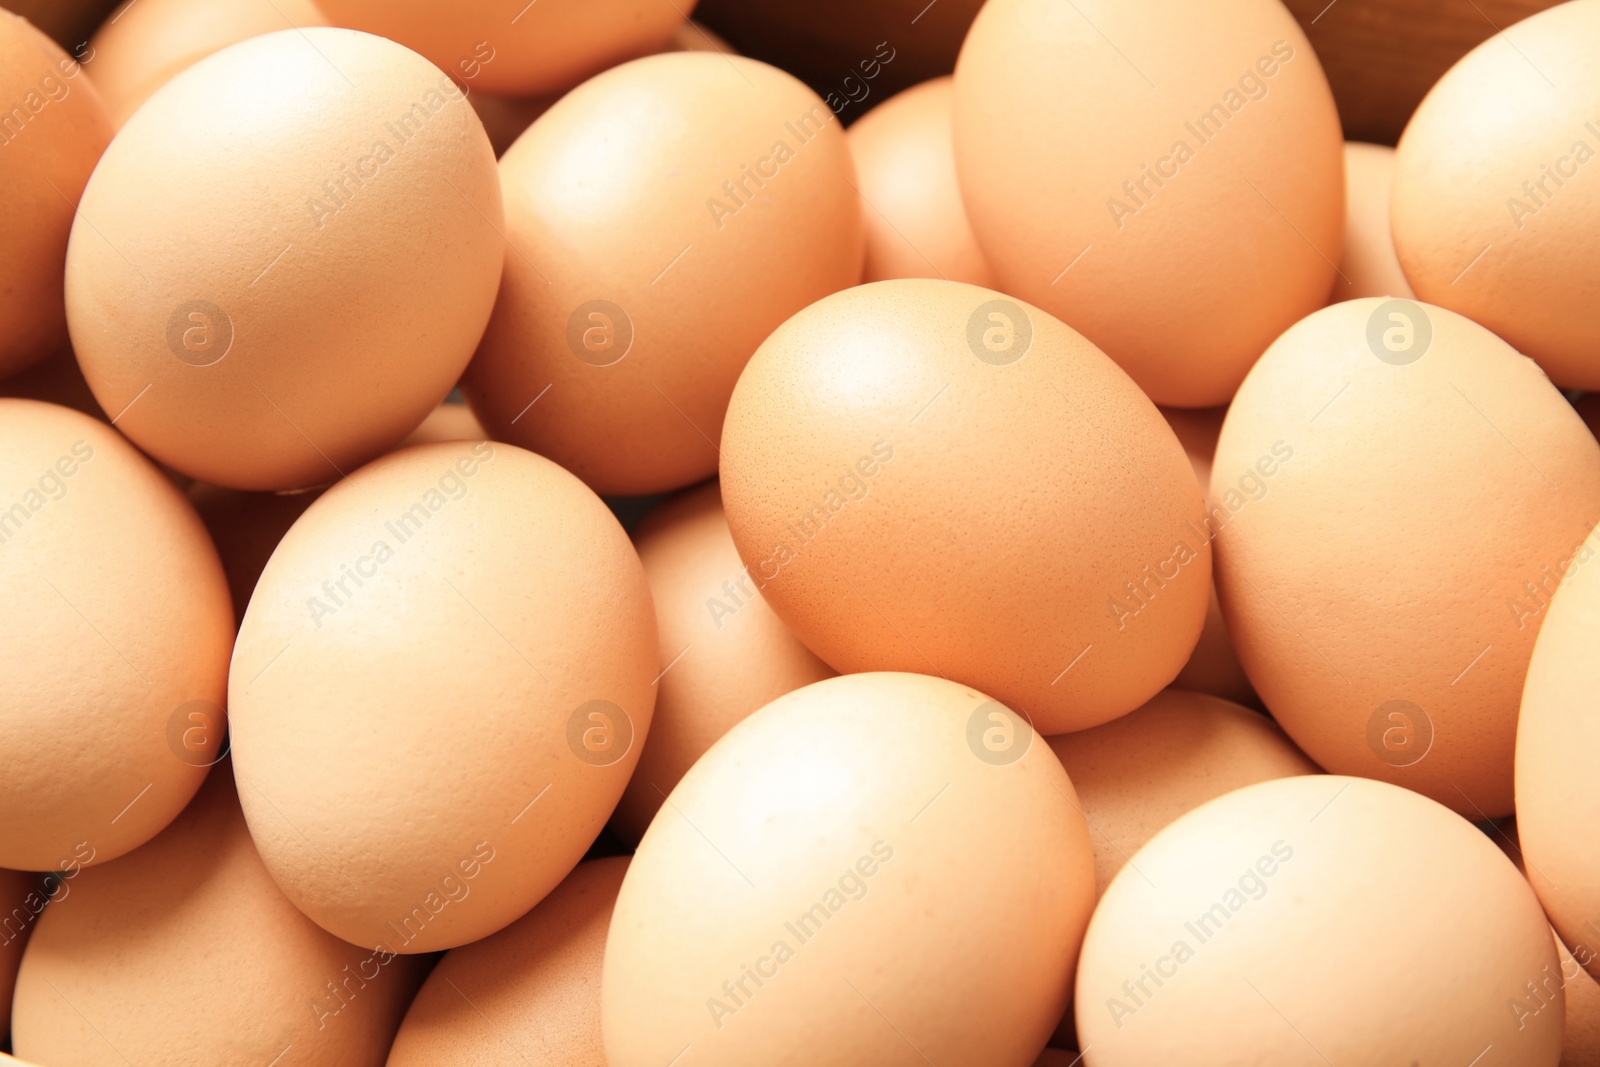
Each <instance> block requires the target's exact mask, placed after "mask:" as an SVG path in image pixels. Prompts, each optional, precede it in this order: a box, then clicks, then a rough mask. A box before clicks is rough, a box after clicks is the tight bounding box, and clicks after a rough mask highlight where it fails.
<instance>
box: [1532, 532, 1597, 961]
mask: <svg viewBox="0 0 1600 1067" xmlns="http://www.w3.org/2000/svg"><path fill="white" fill-rule="evenodd" d="M1566 549H1567V550H1566V551H1564V552H1561V553H1560V558H1554V554H1552V560H1551V564H1552V565H1551V566H1550V567H1549V568H1547V569H1546V570H1545V571H1543V572H1541V573H1540V574H1539V575H1537V576H1535V579H1534V580H1535V582H1536V589H1535V593H1534V594H1532V595H1534V596H1538V597H1539V598H1540V599H1539V601H1538V606H1539V609H1540V611H1539V614H1541V615H1542V616H1543V620H1542V622H1543V624H1542V625H1541V626H1540V627H1539V631H1538V633H1539V640H1538V643H1537V644H1536V645H1535V646H1534V649H1533V659H1532V662H1530V663H1529V664H1528V680H1527V687H1526V688H1525V689H1524V690H1523V693H1522V716H1521V719H1520V721H1519V722H1518V725H1517V753H1516V767H1517V771H1516V777H1517V830H1518V832H1519V836H1520V837H1521V839H1522V848H1523V851H1524V854H1525V855H1526V856H1527V861H1528V878H1529V880H1530V881H1532V882H1533V887H1534V889H1536V890H1537V891H1538V893H1539V899H1540V900H1542V901H1544V907H1545V911H1546V912H1548V913H1549V915H1550V921H1551V923H1553V924H1554V925H1555V928H1556V930H1557V931H1558V932H1559V933H1560V934H1561V938H1562V940H1563V941H1565V942H1566V943H1567V944H1568V945H1570V946H1571V948H1572V951H1573V953H1574V954H1575V955H1576V956H1577V957H1578V958H1579V959H1580V960H1581V961H1582V962H1583V964H1584V966H1585V967H1587V968H1588V969H1589V973H1590V974H1592V975H1594V976H1595V977H1597V978H1600V937H1597V936H1596V934H1595V928H1596V925H1597V923H1600V855H1596V850H1595V848H1594V827H1595V823H1596V820H1597V819H1600V782H1597V781H1596V775H1595V769H1594V766H1593V754H1594V753H1595V751H1596V748H1595V746H1596V745H1597V744H1600V722H1597V721H1596V715H1595V693H1596V692H1597V691H1600V655H1597V652H1600V559H1596V556H1597V555H1600V529H1596V530H1595V531H1594V532H1591V533H1589V534H1588V535H1587V536H1586V537H1584V538H1583V539H1582V540H1574V541H1573V542H1571V543H1570V544H1569V545H1567V546H1566ZM1529 599H1532V596H1530V597H1529Z"/></svg>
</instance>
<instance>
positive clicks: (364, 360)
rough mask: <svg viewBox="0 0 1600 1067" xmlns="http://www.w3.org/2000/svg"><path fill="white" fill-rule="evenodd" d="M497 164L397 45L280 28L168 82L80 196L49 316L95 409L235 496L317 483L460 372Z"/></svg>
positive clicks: (370, 452)
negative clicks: (59, 310) (67, 337)
mask: <svg viewBox="0 0 1600 1067" xmlns="http://www.w3.org/2000/svg"><path fill="white" fill-rule="evenodd" d="M500 220H501V209H500V189H499V183H498V181H497V180H496V175H495V170H494V152H493V150H492V149H491V148H490V146H489V141H488V138H487V137H485V136H484V133H483V127H482V125H481V124H480V123H479V121H478V119H477V116H476V115H475V114H474V113H473V111H472V108H471V107H469V106H468V105H467V104H466V103H465V101H464V100H463V98H462V96H461V92H460V90H459V89H458V88H457V87H456V86H455V83H453V82H452V81H451V80H450V79H449V77H447V76H446V75H445V74H443V73H441V72H440V71H439V70H437V69H436V68H434V67H433V66H432V65H430V64H429V63H428V62H427V61H425V60H424V59H422V58H421V57H420V56H417V55H416V54H415V53H412V52H409V51H407V50H406V49H404V48H402V47H400V46H399V45H396V44H395V43H393V42H392V41H385V40H383V39H382V38H378V37H372V36H369V35H367V34H361V33H354V32H352V31H349V30H336V29H328V28H319V27H311V28H309V29H305V30H284V31H282V32H279V33H271V34H267V35H265V36H262V37H255V38H252V39H250V40H248V41H244V42H242V43H239V44H235V45H232V46H230V47H228V48H224V49H222V50H221V51H219V52H216V53H214V54H212V55H210V56H208V57H206V58H205V59H202V60H200V61H199V62H197V63H195V64H194V65H193V66H191V67H189V68H188V69H187V70H185V71H183V72H182V73H180V74H178V75H177V76H176V77H174V78H173V79H172V80H171V81H169V82H167V83H166V84H165V85H163V86H162V87H161V88H160V89H158V90H156V91H155V93H154V94H152V95H151V97H150V98H149V99H148V100H147V101H146V102H145V103H144V105H143V106H142V107H140V109H139V110H138V112H137V113H135V115H134V116H133V117H132V118H130V119H129V120H128V121H127V123H126V124H125V125H124V126H123V127H122V130H121V131H120V132H119V133H118V134H117V137H116V139H115V140H114V141H113V142H112V144H111V147H110V148H108V149H107V150H106V154H105V157H104V159H103V160H102V162H101V164H100V166H99V167H98V168H97V169H96V170H95V173H94V177H93V179H92V180H91V181H90V183H89V186H88V188H87V189H86V190H85V191H84V196H83V203H82V207H81V212H80V214H79V216H78V221H77V223H76V224H75V225H74V227H73V238H72V243H71V245H70V247H69V249H68V255H67V315H68V321H69V324H70V326H71V329H72V340H73V345H74V347H75V348H76V350H77V353H78V360H79V362H80V363H81V364H82V366H83V370H84V375H85V377H86V378H88V380H89V385H90V386H91V387H92V388H93V389H94V392H95V396H96V397H97V398H98V399H99V400H100V403H101V405H102V406H103V407H104V408H105V409H106V410H107V411H108V412H111V413H112V415H113V417H114V418H116V419H117V428H118V429H120V430H122V431H123V432H124V433H126V434H127V435H128V436H129V437H130V438H132V439H133V441H134V443H136V444H137V445H139V447H141V448H142V449H144V450H145V451H146V452H149V453H150V454H151V455H152V456H154V457H155V458H156V459H158V460H160V461H162V462H164V463H166V464H168V465H169V466H172V467H175V468H177V469H178V470H179V471H181V472H182V473H184V474H187V475H189V476H190V477H193V478H196V479H198V480H201V481H206V482H210V483H212V484H215V485H224V486H227V487H229V488H234V489H295V488H303V487H306V486H309V485H319V484H326V483H328V482H330V481H333V480H334V479H336V478H338V477H340V475H341V474H343V473H348V472H349V471H351V470H353V469H354V468H355V467H356V466H358V465H359V464H361V463H362V462H365V461H366V460H368V459H371V458H372V457H373V456H375V455H377V454H379V453H380V452H382V451H384V450H385V449H387V448H389V447H391V446H393V445H394V444H395V443H396V442H398V441H399V440H400V439H401V438H402V437H404V436H405V435H406V434H407V433H408V432H410V431H411V430H412V429H413V428H414V427H415V426H416V425H417V424H418V423H420V422H421V421H422V420H423V418H424V417H425V416H426V415H427V414H428V412H429V411H431V410H433V408H434V406H435V405H437V404H438V403H439V402H440V401H441V400H443V399H444V397H445V394H447V393H448V392H449V391H450V388H451V387H452V386H453V385H454V384H455V381H456V379H457V378H459V377H460V374H461V371H462V369H463V368H464V367H465V366H466V363H467V361H468V359H470V358H471V355H472V350H473V347H474V346H475V345H476V344H477V341H478V338H479V336H480V335H481V334H482V332H483V326H484V323H485V322H487V321H488V318H489V312H490V309H491V307H492V306H493V304H494V297H495V291H496V286H497V285H498V283H499V278H500V269H501V264H502V261H503V257H504V252H505V240H504V237H503V236H502V233H503V227H502V226H501V221H500Z"/></svg>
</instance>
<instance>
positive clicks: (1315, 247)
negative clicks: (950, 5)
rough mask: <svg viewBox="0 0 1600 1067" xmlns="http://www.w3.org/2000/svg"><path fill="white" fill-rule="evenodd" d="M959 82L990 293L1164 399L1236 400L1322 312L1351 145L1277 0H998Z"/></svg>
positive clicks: (986, 11)
mask: <svg viewBox="0 0 1600 1067" xmlns="http://www.w3.org/2000/svg"><path fill="white" fill-rule="evenodd" d="M955 86H956V88H955V152H956V169H957V172H958V174H959V175H960V180H961V192H962V196H963V198H964V199H965V201H966V205H967V213H968V215H969V217H970V218H971V220H972V228H973V231H974V232H975V233H977V235H978V242H979V243H980V244H981V245H982V246H983V249H984V252H985V253H986V255H987V257H988V260H989V265H990V266H991V267H992V268H993V270H994V274H995V278H996V288H998V289H1001V290H1003V291H1004V292H1007V293H1012V294H1014V295H1015V296H1017V297H1019V298H1021V299H1023V300H1028V301H1031V302H1033V303H1035V304H1038V305H1039V306H1040V307H1042V308H1044V309H1045V310H1046V311H1048V312H1050V313H1051V314H1053V315H1056V316H1058V317H1059V318H1061V319H1062V320H1063V321H1065V322H1066V323H1067V324H1068V325H1070V326H1072V327H1073V328H1074V329H1077V330H1079V331H1081V332H1082V333H1083V335H1084V336H1085V337H1087V338H1089V340H1091V341H1093V342H1094V343H1095V344H1097V345H1099V346H1100V347H1101V348H1102V349H1104V350H1105V352H1106V354H1108V355H1109V356H1110V357H1111V358H1112V359H1114V360H1116V361H1117V362H1118V363H1119V364H1120V365H1121V366H1122V368H1123V369H1124V370H1126V371H1127V372H1128V373H1129V374H1130V375H1132V376H1133V380H1134V381H1136V382H1138V383H1139V385H1140V386H1141V387H1142V388H1143V389H1144V390H1145V392H1147V393H1149V394H1150V397H1151V398H1152V399H1153V400H1155V402H1156V403H1158V404H1164V405H1170V406H1174V407H1211V406H1214V405H1217V404H1222V403H1225V402H1226V401H1227V400H1228V398H1229V397H1230V396H1232V395H1233V391H1234V390H1235V389H1236V388H1237V387H1238V385H1239V382H1240V381H1241V380H1242V379H1243V378H1244V375H1245V372H1246V371H1247V370H1249V369H1250V365H1251V363H1253V362H1255V360H1256V358H1257V357H1258V356H1260V354H1261V353H1262V351H1263V350H1264V349H1265V348H1266V347H1267V345H1268V344H1270V343H1271V342H1272V339H1273V338H1274V337H1276V336H1277V335H1278V334H1280V333H1282V332H1283V331H1284V330H1285V329H1287V328H1288V327H1289V326H1290V325H1292V324H1293V323H1294V322H1295V320H1296V319H1299V318H1300V317H1301V316H1303V315H1305V314H1308V313H1309V312H1311V311H1313V310H1315V309H1316V308H1318V307H1321V306H1322V305H1323V304H1324V303H1325V302H1326V301H1327V296H1328V287H1329V284H1330V283H1331V281H1332V280H1333V277H1334V264H1335V263H1337V262H1338V261H1339V244H1340V235H1341V231H1342V229H1343V223H1344V168H1343V166H1342V165H1341V154H1342V152H1343V144H1344V142H1343V137H1342V134H1341V132H1340V127H1339V116H1338V114H1337V112H1336V111H1335V109H1334V103H1333V94H1332V93H1331V92H1330V91H1329V89H1328V82H1327V79H1326V78H1325V77H1324V76H1323V73H1322V67H1321V65H1320V64H1319V63H1318V62H1317V57H1316V55H1315V54H1314V53H1313V51H1312V49H1311V44H1310V42H1308V41H1307V40H1306V38H1305V35H1304V34H1303V33H1302V32H1301V30H1300V27H1299V26H1298V24H1296V22H1295V20H1294V17H1293V16H1292V15H1290V13H1289V12H1288V10H1287V9H1285V7H1284V6H1283V4H1281V3H1279V2H1278V0H1235V2H1232V3H1228V4H1226V5H1223V6H1220V7H1218V6H1216V5H1206V4H1179V5H1174V4H1170V3H1165V2H1162V0H1077V2H1075V3H1071V4H1062V3H1058V2H1057V0H991V2H990V3H987V4H985V5H984V6H983V8H982V9H981V10H980V11H979V12H978V17H977V20H976V21H975V22H974V23H973V25H972V29H971V31H970V32H969V33H968V34H967V38H966V41H965V43H964V44H963V46H962V49H961V57H960V59H959V61H958V62H957V64H956V75H955Z"/></svg>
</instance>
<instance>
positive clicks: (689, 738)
mask: <svg viewBox="0 0 1600 1067" xmlns="http://www.w3.org/2000/svg"><path fill="white" fill-rule="evenodd" d="M633 540H634V545H635V546H636V547H637V548H638V550H639V559H640V560H641V561H642V562H643V563H644V573H645V576H646V577H647V578H649V580H650V595H651V599H652V600H654V601H655V606H656V628H657V630H658V631H659V633H660V635H661V670H662V673H661V678H660V680H659V681H658V682H657V683H656V685H657V692H656V710H655V716H654V717H653V718H652V719H651V721H650V738H649V740H648V741H646V742H645V746H644V751H643V752H641V753H640V755H639V766H638V767H637V768H635V769H634V772H633V778H632V779H630V780H629V782H628V788H627V789H626V790H625V791H624V792H623V794H622V801H621V802H620V803H619V804H618V805H617V810H616V813H615V814H614V815H613V816H612V818H611V825H612V828H613V829H615V830H616V831H617V833H618V835H620V836H621V837H622V838H623V839H624V840H625V841H628V842H630V843H634V844H636V843H637V842H638V840H639V838H640V837H642V836H643V835H644V831H645V827H647V826H648V825H650V820H651V819H653V818H654V817H655V814H656V812H657V811H658V810H659V809H660V807H661V804H662V801H664V800H665V799H666V796H667V794H668V793H670V792H672V788H673V787H674V786H676V785H677V784H678V780H679V779H681V778H682V777H683V775H684V772H685V771H687V770H688V769H689V768H690V767H691V766H693V765H694V762H695V761H696V760H698V759H699V758H700V757H701V756H703V755H704V754H705V752H706V750H707V749H708V748H710V747H711V745H712V743H713V742H715V741H716V740H717V738H719V737H721V736H722V735H723V734H725V733H727V732H728V731H729V730H730V729H732V727H733V726H734V724H735V723H737V722H739V721H740V720H742V719H744V718H745V717H746V716H747V715H749V714H750V713H751V712H753V711H755V710H756V709H757V708H760V707H763V706H764V705H766V704H768V703H770V702H771V701H773V700H776V699H777V698H778V697H780V696H782V695H783V694H785V693H787V692H790V691H791V690H795V689H799V688H800V687H801V686H803V685H809V684H811V683H812V682H818V681H821V680H822V679H824V678H829V677H832V675H833V673H834V671H833V669H832V668H831V667H829V666H828V665H827V664H826V663H823V662H822V661H821V660H820V659H818V658H817V657H816V655H815V654H814V653H813V652H812V651H811V650H810V649H808V648H806V646H805V645H803V644H801V643H800V640H799V639H798V638H797V637H795V636H794V634H793V633H791V632H790V631H789V628H788V627H787V626H785V625H784V624H783V621H782V620H781V619H779V618H778V617H777V616H776V615H774V614H773V613H772V609H771V608H770V607H768V606H767V602H766V601H765V600H763V599H762V597H761V583H760V581H759V580H758V579H757V578H756V577H755V576H754V575H752V574H751V573H750V572H749V571H748V570H746V569H745V566H744V564H743V563H742V562H741V561H740V559H739V552H738V550H737V549H736V548H734V545H733V535H732V534H730V533H729V532H728V520H727V516H725V515H724V514H723V511H722V496H721V493H720V490H719V487H718V485H717V483H716V482H710V483H708V484H706V485H703V486H700V487H699V488H697V489H691V490H689V491H687V492H685V493H683V494H682V495H681V496H678V497H675V498H673V499H672V500H669V501H667V502H666V503H665V504H662V505H661V506H660V507H659V508H657V509H656V510H655V511H654V512H652V513H651V514H650V516H649V517H648V518H646V519H645V521H644V522H643V523H642V524H641V525H640V526H639V528H638V530H636V531H635V532H634V537H633Z"/></svg>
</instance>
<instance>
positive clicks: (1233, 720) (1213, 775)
mask: <svg viewBox="0 0 1600 1067" xmlns="http://www.w3.org/2000/svg"><path fill="white" fill-rule="evenodd" d="M1047 740H1048V741H1049V742H1050V748H1051V750H1052V751H1053V752H1055V754H1056V757H1057V758H1058V759H1060V760H1061V766H1063V767H1065V768H1066V771H1067V776H1068V777H1069V778H1071V779H1072V784H1073V787H1074V788H1075V789H1077V791H1078V803H1079V805H1080V807H1081V808H1082V810H1083V817H1084V820H1085V821H1086V822H1087V823H1088V824H1089V840H1090V842H1091V843H1092V844H1093V845H1094V873H1095V891H1096V893H1097V894H1098V893H1104V892H1105V889H1106V886H1107V885H1109V884H1110V883H1111V879H1112V877H1113V876H1114V875H1115V874H1116V873H1117V872H1118V871H1120V870H1121V869H1122V867H1123V865H1124V864H1126V863H1127V862H1128V857H1130V856H1132V855H1133V854H1134V853H1135V852H1137V851H1139V849H1141V848H1143V847H1144V846H1145V843H1146V842H1147V841H1149V840H1150V839H1151V838H1152V837H1154V836H1155V835H1156V833H1157V831H1159V830H1160V829H1161V828H1162V827H1164V826H1166V825H1167V824H1169V823H1171V822H1172V821H1173V820H1174V819H1176V818H1178V816H1180V815H1182V814H1184V813H1185V812H1188V811H1193V810H1194V809H1195V808H1198V807H1199V806H1200V805H1201V804H1204V803H1205V802H1206V801H1208V800H1211V799H1213V798H1215V797H1219V796H1221V795H1222V794H1224V793H1227V792H1231V791H1232V790H1235V789H1238V788H1240V787H1242V786H1246V785H1253V784H1255V783H1256V782H1265V781H1268V780H1269V779H1273V778H1287V777H1289V776H1290V775H1295V774H1319V773H1321V772H1320V771H1319V770H1318V768H1317V765H1316V764H1314V763H1312V762H1311V761H1310V760H1309V759H1307V758H1306V756H1305V754H1304V753H1303V752H1301V751H1300V750H1299V749H1297V748H1295V747H1294V743H1293V742H1291V741H1290V740H1289V739H1288V737H1286V736H1285V735H1284V733H1283V731H1282V730H1280V729H1279V728H1278V726H1277V725H1276V724H1275V723H1273V722H1272V720H1271V719H1268V718H1267V717H1266V716H1264V715H1261V714H1259V713H1257V712H1254V711H1251V710H1250V709H1249V708H1243V707H1240V706H1239V705H1238V704H1234V703H1231V702H1229V701H1226V700H1222V699H1220V698H1218V697H1214V696H1208V695H1206V694H1204V693H1189V692H1185V691H1184V690H1181V689H1165V690H1162V691H1161V692H1160V693H1158V694H1156V696H1155V698H1154V699H1152V700H1151V701H1150V702H1149V703H1148V704H1146V705H1144V707H1142V708H1139V709H1138V710H1137V711H1134V712H1131V713H1130V714H1127V715H1124V716H1123V717H1122V718H1120V719H1115V720H1113V721H1111V722H1108V723H1106V724H1105V725H1104V726H1096V727H1095V728H1094V729H1092V730H1081V731H1079V732H1078V733H1075V734H1061V735H1059V736H1056V737H1051V738H1048V739H1047Z"/></svg>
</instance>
